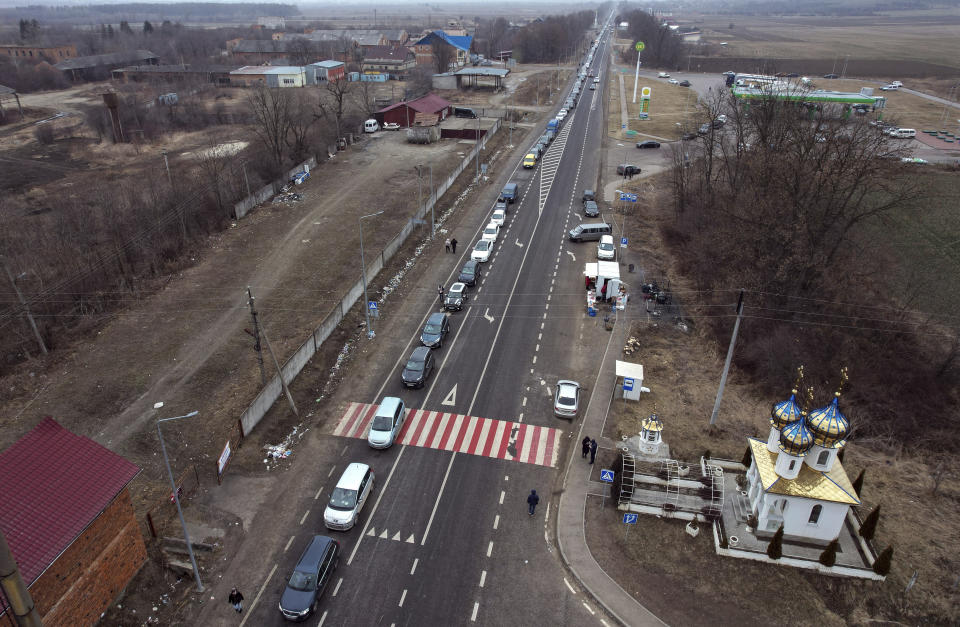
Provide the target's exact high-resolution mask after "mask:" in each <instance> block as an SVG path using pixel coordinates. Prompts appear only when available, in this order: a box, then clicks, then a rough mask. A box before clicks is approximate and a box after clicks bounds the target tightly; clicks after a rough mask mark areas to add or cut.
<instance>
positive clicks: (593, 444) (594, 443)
mask: <svg viewBox="0 0 960 627" xmlns="http://www.w3.org/2000/svg"><path fill="white" fill-rule="evenodd" d="M596 457H597V441H596V440H590V463H591V464H592V463H593V460H594V459H596Z"/></svg>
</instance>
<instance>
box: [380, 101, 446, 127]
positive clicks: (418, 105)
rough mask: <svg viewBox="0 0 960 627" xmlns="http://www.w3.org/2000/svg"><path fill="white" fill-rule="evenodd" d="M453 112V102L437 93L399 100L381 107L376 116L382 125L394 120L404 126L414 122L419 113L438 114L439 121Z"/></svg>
mask: <svg viewBox="0 0 960 627" xmlns="http://www.w3.org/2000/svg"><path fill="white" fill-rule="evenodd" d="M452 112H453V105H452V104H450V103H449V102H447V101H446V100H444V99H443V98H441V97H440V96H437V95H436V94H427V95H426V96H423V97H422V98H417V99H416V100H410V101H404V102H398V103H396V104H392V105H390V106H389V107H386V108H383V109H380V110H379V111H377V112H376V114H375V116H374V117H375V118H376V119H377V121H378V122H380V125H381V126H382V125H384V124H386V123H388V122H393V123H394V124H399V125H400V126H402V127H409V126H410V125H412V124H413V120H414V118H416V116H417V114H418V113H426V114H431V115H436V116H438V121H441V122H442V121H443V120H445V119H446V117H447V116H448V115H450V114H451V113H452Z"/></svg>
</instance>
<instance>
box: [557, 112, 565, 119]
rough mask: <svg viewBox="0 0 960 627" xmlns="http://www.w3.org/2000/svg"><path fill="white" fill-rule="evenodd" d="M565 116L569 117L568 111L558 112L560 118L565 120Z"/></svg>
mask: <svg viewBox="0 0 960 627" xmlns="http://www.w3.org/2000/svg"><path fill="white" fill-rule="evenodd" d="M565 117H567V112H566V111H561V112H560V113H558V114H557V119H558V120H561V121H563V119H564V118H565Z"/></svg>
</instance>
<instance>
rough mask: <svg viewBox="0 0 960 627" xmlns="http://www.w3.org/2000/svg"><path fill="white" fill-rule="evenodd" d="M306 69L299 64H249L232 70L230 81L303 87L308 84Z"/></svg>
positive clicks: (243, 83) (249, 84)
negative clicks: (278, 65) (277, 65)
mask: <svg viewBox="0 0 960 627" xmlns="http://www.w3.org/2000/svg"><path fill="white" fill-rule="evenodd" d="M306 74H307V73H306V70H305V69H304V68H302V67H300V66H297V65H286V66H280V67H274V66H269V65H248V66H244V67H242V68H239V69H236V70H233V71H232V72H230V83H231V84H233V85H237V86H240V87H256V86H258V85H264V86H266V87H303V86H304V85H306V84H307V78H306Z"/></svg>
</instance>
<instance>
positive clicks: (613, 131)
mask: <svg viewBox="0 0 960 627" xmlns="http://www.w3.org/2000/svg"><path fill="white" fill-rule="evenodd" d="M622 71H625V72H627V73H625V74H624V75H623V87H624V92H625V93H626V101H627V116H628V117H627V128H626V129H623V128H621V125H622V123H621V121H620V79H619V78H618V74H620V73H621V72H622ZM633 87H634V71H633V68H627V67H626V66H622V65H619V64H618V65H615V66H614V67H613V69H612V71H611V72H610V78H609V82H608V85H607V98H608V100H609V103H610V107H609V110H610V117H609V118H608V119H607V133H608V134H609V135H610V136H611V137H615V138H617V139H622V140H628V141H629V140H631V139H642V137H637V136H628V135H627V134H626V132H625V131H627V130H630V131H636V133H638V134H639V135H649V136H652V137H661V138H664V139H668V140H670V139H679V137H680V134H681V131H680V128H681V126H677V125H678V124H680V125H682V126H690V125H691V124H692V120H693V119H694V115H695V109H696V104H697V94H696V92H695V91H694V90H692V89H690V88H687V87H680V86H679V85H670V84H666V83H663V81H652V80H650V79H645V78H644V77H642V76H641V77H640V81H639V83H638V84H637V102H636V103H634V102H632V100H633ZM644 87H650V88H651V97H650V109H649V114H650V117H649V118H648V119H646V120H641V119H639V118H638V115H639V113H640V103H641V99H640V90H641V89H643V88H644Z"/></svg>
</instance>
